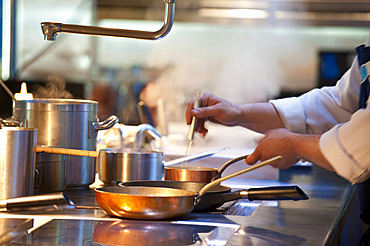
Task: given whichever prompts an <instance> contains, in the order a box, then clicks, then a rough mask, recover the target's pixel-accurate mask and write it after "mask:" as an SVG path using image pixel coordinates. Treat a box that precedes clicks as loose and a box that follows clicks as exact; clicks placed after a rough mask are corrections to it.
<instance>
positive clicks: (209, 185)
mask: <svg viewBox="0 0 370 246" xmlns="http://www.w3.org/2000/svg"><path fill="white" fill-rule="evenodd" d="M243 157H244V156H243ZM240 158H241V157H238V158H235V159H233V160H231V161H230V162H233V161H239V160H240ZM281 158H282V157H281V155H279V156H276V157H273V158H271V159H268V160H266V161H262V162H260V163H257V164H254V165H253V166H251V167H248V168H245V169H243V170H240V171H238V172H235V173H232V174H229V175H227V176H225V177H222V178H219V179H216V180H215V181H212V182H211V183H209V184H207V185H205V186H204V187H203V188H202V189H201V190H200V191H199V193H198V196H197V197H196V199H195V201H194V205H197V204H198V203H199V202H200V200H201V198H202V196H203V195H204V194H205V193H206V192H207V191H208V190H209V189H210V188H212V187H214V186H215V185H218V184H219V183H221V182H222V181H225V180H227V179H231V178H234V177H236V176H238V175H241V174H243V173H247V172H250V171H253V170H255V169H257V168H260V167H263V166H266V165H269V164H271V163H273V162H275V161H278V160H280V159H281Z"/></svg>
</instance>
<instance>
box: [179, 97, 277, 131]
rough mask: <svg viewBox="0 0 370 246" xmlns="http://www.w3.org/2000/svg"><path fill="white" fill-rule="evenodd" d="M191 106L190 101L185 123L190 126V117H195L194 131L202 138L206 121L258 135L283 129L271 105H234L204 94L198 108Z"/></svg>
mask: <svg viewBox="0 0 370 246" xmlns="http://www.w3.org/2000/svg"><path fill="white" fill-rule="evenodd" d="M193 104H194V103H193V102H192V101H190V102H189V103H188V105H187V108H186V122H187V124H190V122H191V119H192V117H193V116H195V117H197V118H198V125H197V129H196V130H197V131H198V132H200V133H201V134H202V135H203V136H205V135H206V133H207V131H208V130H207V129H206V127H205V125H204V123H205V122H206V121H210V122H213V123H217V124H221V125H225V126H242V127H245V128H248V129H250V130H253V131H256V132H260V133H264V132H266V131H267V130H270V129H275V128H282V127H284V125H283V123H282V121H281V119H280V116H279V114H278V113H277V111H276V110H275V108H274V106H273V104H271V103H252V104H236V103H232V102H230V101H228V100H226V99H223V98H221V97H218V96H215V95H213V94H210V93H207V92H206V93H205V94H204V95H203V97H202V105H201V107H200V108H198V109H193Z"/></svg>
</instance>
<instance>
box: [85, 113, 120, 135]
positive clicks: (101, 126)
mask: <svg viewBox="0 0 370 246" xmlns="http://www.w3.org/2000/svg"><path fill="white" fill-rule="evenodd" d="M118 121H119V119H118V117H117V116H115V115H111V116H110V117H109V118H107V119H106V120H104V121H102V122H99V121H94V122H91V124H90V125H89V128H90V131H89V138H93V137H95V136H96V132H97V131H100V130H108V129H109V128H111V127H112V126H114V125H115V124H116V123H118Z"/></svg>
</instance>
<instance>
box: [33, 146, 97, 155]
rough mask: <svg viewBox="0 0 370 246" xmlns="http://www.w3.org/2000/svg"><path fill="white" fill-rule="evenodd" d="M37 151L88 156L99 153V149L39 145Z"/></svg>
mask: <svg viewBox="0 0 370 246" xmlns="http://www.w3.org/2000/svg"><path fill="white" fill-rule="evenodd" d="M36 152H45V153H51V154H62V155H78V156H87V157H98V155H99V153H98V152H97V151H91V150H80V149H63V148H52V147H42V146H37V147H36Z"/></svg>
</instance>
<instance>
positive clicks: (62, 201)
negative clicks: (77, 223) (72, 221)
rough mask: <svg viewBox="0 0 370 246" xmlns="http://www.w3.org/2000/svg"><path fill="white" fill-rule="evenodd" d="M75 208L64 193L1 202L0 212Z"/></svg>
mask: <svg viewBox="0 0 370 246" xmlns="http://www.w3.org/2000/svg"><path fill="white" fill-rule="evenodd" d="M74 207H75V205H74V203H73V202H72V201H71V200H70V199H69V198H68V197H67V196H66V195H64V194H63V192H57V193H50V194H42V195H33V196H24V197H16V198H9V199H6V200H2V201H0V211H21V210H29V209H45V208H55V209H60V208H74Z"/></svg>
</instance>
